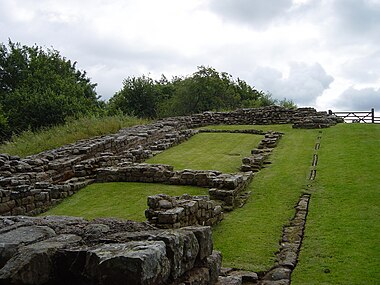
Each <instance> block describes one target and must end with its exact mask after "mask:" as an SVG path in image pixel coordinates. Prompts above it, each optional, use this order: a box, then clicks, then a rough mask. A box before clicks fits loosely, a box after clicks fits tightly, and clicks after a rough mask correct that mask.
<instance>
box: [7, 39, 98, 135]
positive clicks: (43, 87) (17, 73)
mask: <svg viewBox="0 0 380 285" xmlns="http://www.w3.org/2000/svg"><path fill="white" fill-rule="evenodd" d="M95 87H96V84H93V83H91V81H90V79H89V78H87V76H86V72H84V71H79V70H77V68H76V62H74V63H72V62H71V61H70V60H67V59H66V58H65V57H62V56H61V55H60V53H59V52H58V51H56V50H54V49H47V50H46V51H45V50H44V49H42V48H41V47H38V46H33V47H28V46H25V45H24V46H21V45H20V44H18V43H13V42H11V41H9V44H8V47H7V46H5V45H4V44H1V45H0V104H1V105H2V106H3V117H4V118H6V120H7V125H8V126H9V128H10V129H11V130H12V132H15V133H17V132H21V131H24V130H26V129H28V128H30V129H32V130H35V129H38V128H41V127H47V126H52V125H56V124H59V123H63V122H64V121H65V119H66V118H67V117H69V116H79V115H82V114H89V113H95V112H97V111H98V110H99V109H100V107H101V105H102V102H100V101H99V98H98V96H97V94H96V91H95ZM2 138H3V139H4V137H2ZM0 140H1V138H0Z"/></svg>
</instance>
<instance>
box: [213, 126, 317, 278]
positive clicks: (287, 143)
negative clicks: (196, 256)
mask: <svg viewBox="0 0 380 285" xmlns="http://www.w3.org/2000/svg"><path fill="white" fill-rule="evenodd" d="M222 128H226V127H222ZM229 128H230V127H229ZM231 128H233V127H231ZM252 128H259V129H263V130H268V129H273V130H276V131H284V132H285V133H286V134H285V135H284V136H283V138H282V139H281V141H280V143H279V145H278V146H277V148H276V149H275V150H274V152H273V154H272V156H271V158H270V160H271V161H272V162H273V164H271V165H270V166H269V167H267V168H265V169H263V170H262V171H260V172H259V173H258V174H257V176H255V177H254V179H253V182H252V183H251V185H250V187H249V188H250V190H251V191H252V194H251V197H250V199H249V200H248V202H247V204H246V205H245V206H244V207H243V208H240V209H237V210H235V211H233V212H231V213H230V214H228V215H227V216H226V218H225V220H224V221H223V222H222V223H221V224H219V225H218V226H216V227H215V229H214V231H213V235H214V245H215V248H216V249H218V250H220V251H221V252H222V254H223V266H227V267H237V268H242V269H245V270H252V271H265V270H268V269H269V268H270V267H271V266H273V264H274V259H275V252H276V251H277V250H278V249H279V240H280V238H281V234H282V227H283V225H284V224H286V223H288V221H289V220H290V219H291V218H292V217H293V215H294V209H293V207H294V206H295V205H296V203H297V201H298V198H299V197H300V195H301V193H302V191H303V189H304V188H305V186H306V178H307V175H308V172H309V166H310V165H311V159H312V153H313V149H314V144H315V140H316V137H317V134H318V131H317V130H294V129H292V128H291V126H289V125H286V126H253V127H252Z"/></svg>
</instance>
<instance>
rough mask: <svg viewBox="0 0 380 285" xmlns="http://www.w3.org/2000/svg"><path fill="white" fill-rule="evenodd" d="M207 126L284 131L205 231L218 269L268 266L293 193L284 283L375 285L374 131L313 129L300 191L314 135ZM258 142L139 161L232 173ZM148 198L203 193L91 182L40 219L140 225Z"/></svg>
mask: <svg viewBox="0 0 380 285" xmlns="http://www.w3.org/2000/svg"><path fill="white" fill-rule="evenodd" d="M208 128H214V129H247V128H253V129H262V130H264V131H266V130H269V129H272V130H274V131H283V132H284V133H285V135H284V137H283V138H282V139H281V141H280V143H279V145H278V147H277V148H276V149H275V150H274V152H273V154H272V156H271V158H270V160H271V161H272V162H273V164H271V165H269V166H268V167H266V168H265V169H263V170H262V171H261V172H259V173H258V174H257V175H256V176H255V178H254V179H253V182H252V184H251V185H250V190H251V191H252V195H251V197H250V199H249V200H248V202H247V204H246V205H245V206H244V207H243V208H240V209H236V210H235V211H233V212H231V213H229V214H227V215H226V217H225V219H224V220H223V221H222V223H221V224H219V225H218V226H216V227H215V228H214V230H213V236H214V247H215V249H217V250H221V251H222V254H223V266H225V267H237V268H242V269H246V270H252V271H265V270H268V269H269V268H270V267H272V266H273V264H274V258H275V252H276V251H277V250H278V249H279V240H280V237H281V234H282V227H283V225H285V224H287V223H288V222H289V220H290V219H291V218H292V217H293V215H294V208H293V207H294V206H295V204H296V203H297V201H298V198H299V197H300V195H301V194H302V193H303V192H309V193H311V194H312V197H311V200H310V209H309V214H308V220H307V224H306V232H305V239H304V242H303V247H302V251H301V255H300V258H299V263H298V265H297V267H296V270H295V271H294V272H293V275H292V284H378V280H380V269H379V264H380V258H379V256H380V222H379V217H380V194H379V193H380V178H379V165H380V155H379V149H380V126H379V125H364V124H341V125H337V126H335V127H332V128H329V129H323V130H322V140H321V148H320V150H319V152H318V154H319V160H318V166H317V179H316V180H315V181H314V182H313V183H312V184H313V187H312V188H311V189H310V188H308V187H306V185H307V184H309V183H310V182H309V181H308V180H307V177H308V175H309V171H310V166H311V162H312V156H313V153H314V145H315V142H316V138H317V136H318V135H319V130H294V129H292V128H291V126H290V125H276V126H210V127H208ZM237 137H239V138H238V139H237ZM246 138H247V141H246ZM252 139H253V140H256V139H257V141H253V140H252ZM260 139H261V137H260V136H254V135H242V134H239V135H237V134H199V135H196V136H194V137H193V138H191V139H190V140H189V141H187V142H185V143H184V144H181V145H179V146H177V147H174V148H171V149H169V150H167V151H165V152H163V153H162V154H161V155H159V156H157V157H155V158H154V159H152V160H150V161H149V162H152V163H153V162H154V163H168V164H171V165H174V166H175V167H176V168H178V169H181V168H194V169H207V168H209V169H218V170H222V171H225V172H232V171H236V169H237V167H239V165H240V161H241V156H244V155H248V154H249V152H250V150H251V149H252V148H254V147H256V146H257V143H258V141H259V140H260ZM227 145H228V147H227ZM243 148H244V149H243ZM198 149H202V150H201V152H198ZM213 151H216V153H213ZM237 154H239V156H238V155H237ZM192 157H195V158H196V159H195V160H193V159H192ZM234 159H236V161H235V160H234ZM192 191H194V192H192ZM157 193H166V194H169V195H180V194H182V193H189V194H192V195H195V194H206V193H207V190H206V189H203V188H193V187H189V188H186V189H185V188H184V187H183V186H167V185H158V184H140V183H107V184H93V185H91V186H89V187H87V188H85V189H83V190H81V191H80V192H78V193H77V194H75V195H74V196H73V197H70V198H69V199H68V200H65V201H64V202H63V203H62V204H60V205H59V206H58V207H56V208H54V209H52V210H51V211H49V212H48V213H47V214H61V215H75V216H84V217H87V218H89V219H91V218H94V217H109V216H113V217H120V218H126V219H133V220H138V221H143V220H145V218H144V210H145V209H146V198H147V196H149V195H153V194H157Z"/></svg>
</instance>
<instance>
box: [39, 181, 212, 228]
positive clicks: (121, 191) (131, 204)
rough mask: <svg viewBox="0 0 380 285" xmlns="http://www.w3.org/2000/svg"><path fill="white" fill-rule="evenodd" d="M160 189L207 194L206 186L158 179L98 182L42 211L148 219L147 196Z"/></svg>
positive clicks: (164, 191) (87, 217)
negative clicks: (167, 182)
mask: <svg viewBox="0 0 380 285" xmlns="http://www.w3.org/2000/svg"><path fill="white" fill-rule="evenodd" d="M161 193H164V194H168V195H171V196H177V195H181V194H185V193H186V194H190V195H207V189H205V188H200V187H192V186H176V185H164V184H157V183H154V184H153V183H151V184H149V183H127V182H118V183H98V184H92V185H89V186H87V187H86V188H84V189H82V190H81V191H79V192H78V193H76V194H75V195H73V196H71V197H69V198H67V199H65V200H64V201H63V202H62V203H61V204H59V205H58V206H56V207H54V208H52V209H51V210H49V211H47V212H45V213H43V215H44V216H46V215H62V216H78V217H84V218H86V219H94V218H98V217H115V218H123V219H128V220H134V221H145V220H146V218H145V216H144V211H145V210H146V209H147V208H148V207H147V197H148V196H150V195H155V194H161Z"/></svg>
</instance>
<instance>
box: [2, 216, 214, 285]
mask: <svg viewBox="0 0 380 285" xmlns="http://www.w3.org/2000/svg"><path fill="white" fill-rule="evenodd" d="M211 235H212V233H211V229H210V227H185V228H182V229H181V230H170V231H169V230H159V229H156V228H154V227H152V226H150V225H148V224H146V223H137V222H132V221H122V220H116V219H96V220H94V221H91V222H89V221H86V220H84V219H82V218H74V217H45V218H32V217H21V216H18V217H14V216H13V217H0V283H1V284H4V285H5V284H35V285H38V284H58V285H60V284H62V285H63V284H82V285H86V284H89V285H90V284H128V285H134V284H136V285H137V284H139V285H140V284H145V285H150V284H172V285H174V284H179V283H181V282H182V283H183V284H204V285H206V284H215V283H216V281H217V280H218V276H219V272H220V267H221V255H220V253H219V252H215V251H213V243H212V236H211Z"/></svg>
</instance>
